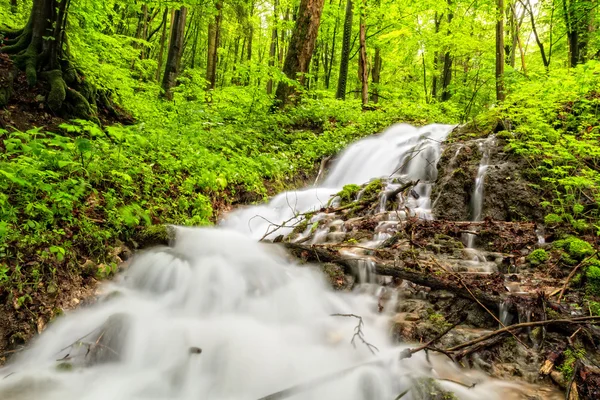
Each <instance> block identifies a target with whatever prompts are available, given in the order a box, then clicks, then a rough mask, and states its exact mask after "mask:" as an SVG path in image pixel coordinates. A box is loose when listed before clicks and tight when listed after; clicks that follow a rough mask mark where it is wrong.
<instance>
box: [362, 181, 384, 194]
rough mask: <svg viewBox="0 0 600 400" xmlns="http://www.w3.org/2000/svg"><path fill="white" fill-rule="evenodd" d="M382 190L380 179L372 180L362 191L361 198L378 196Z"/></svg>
mask: <svg viewBox="0 0 600 400" xmlns="http://www.w3.org/2000/svg"><path fill="white" fill-rule="evenodd" d="M382 190H383V182H382V181H381V179H374V180H372V181H371V182H369V184H368V185H367V186H365V188H364V189H363V197H364V198H369V197H373V196H376V195H378V194H379V193H380V192H381V191H382Z"/></svg>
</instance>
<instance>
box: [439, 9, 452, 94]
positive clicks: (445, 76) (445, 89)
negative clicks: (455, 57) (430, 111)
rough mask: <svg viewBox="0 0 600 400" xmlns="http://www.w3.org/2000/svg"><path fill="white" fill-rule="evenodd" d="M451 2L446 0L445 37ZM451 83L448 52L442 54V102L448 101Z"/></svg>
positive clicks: (450, 15)
mask: <svg viewBox="0 0 600 400" xmlns="http://www.w3.org/2000/svg"><path fill="white" fill-rule="evenodd" d="M451 7H452V0H448V31H447V33H446V35H447V36H450V34H451V32H450V24H451V23H452V18H454V13H453V12H452V9H451ZM451 81H452V55H451V54H450V51H446V53H445V54H444V67H443V69H442V101H448V100H450V97H451V93H450V83H451Z"/></svg>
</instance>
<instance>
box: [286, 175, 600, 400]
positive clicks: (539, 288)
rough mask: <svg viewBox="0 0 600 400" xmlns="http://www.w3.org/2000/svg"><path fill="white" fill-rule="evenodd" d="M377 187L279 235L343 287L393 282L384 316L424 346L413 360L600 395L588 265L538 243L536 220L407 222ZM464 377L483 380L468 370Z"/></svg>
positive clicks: (402, 335)
mask: <svg viewBox="0 0 600 400" xmlns="http://www.w3.org/2000/svg"><path fill="white" fill-rule="evenodd" d="M370 186H371V187H373V186H374V184H373V183H371V184H370ZM375 186H376V184H375ZM411 187H412V185H411V184H410V183H408V184H407V185H405V187H404V190H403V193H404V196H400V197H399V199H402V198H406V196H407V194H408V193H409V192H410V190H411ZM370 192H371V194H370V195H368V196H367V195H365V196H363V197H362V198H360V199H359V200H356V201H352V202H349V203H347V204H342V205H341V206H337V207H330V208H325V209H322V210H320V212H321V213H324V214H321V215H320V216H319V217H318V218H316V219H315V221H318V222H313V221H312V220H311V218H313V217H314V214H308V215H306V218H305V219H304V220H301V221H299V222H298V223H297V224H296V225H295V230H294V232H293V233H292V234H291V235H290V236H288V237H287V238H283V237H279V238H277V239H275V242H279V241H283V242H284V243H283V246H285V247H286V248H287V249H288V251H289V252H290V253H291V254H292V255H294V256H295V257H296V258H298V259H299V260H301V261H302V262H308V263H318V264H320V265H321V267H322V269H323V272H324V273H325V274H326V275H328V276H329V280H330V282H331V285H332V286H333V287H334V288H336V289H337V290H351V289H352V288H353V287H355V285H356V277H357V276H359V275H362V276H363V279H364V277H365V276H367V277H368V276H369V273H370V274H376V276H374V275H371V279H370V281H371V282H373V283H374V284H375V286H376V287H379V285H383V288H384V290H383V291H380V292H374V293H379V312H382V313H387V314H391V315H392V317H391V322H390V324H391V325H390V329H391V334H392V336H393V337H394V338H395V339H396V340H398V341H399V342H409V343H419V345H415V347H414V348H413V349H412V350H411V352H409V353H407V354H406V356H407V357H410V355H411V354H414V352H418V351H428V352H431V353H433V354H443V355H444V356H447V357H449V358H451V359H452V360H453V361H454V362H456V363H458V364H459V365H461V366H463V367H472V368H475V369H479V370H483V371H485V372H486V373H488V374H489V375H490V376H493V377H497V378H500V379H509V380H517V381H523V382H527V383H529V384H536V385H541V387H542V388H545V389H541V390H539V391H537V392H536V393H531V394H529V396H530V397H527V398H531V399H539V400H542V399H556V398H563V397H562V395H560V391H567V392H568V393H570V395H571V397H568V398H569V399H596V398H598V395H599V394H600V386H599V385H598V383H600V368H598V365H600V358H599V356H598V353H597V351H596V348H597V343H598V342H599V340H600V330H598V328H596V327H595V326H594V323H595V322H597V321H598V320H599V319H600V317H599V316H597V314H596V313H595V312H592V311H591V310H590V309H589V305H588V303H587V301H586V300H584V298H588V297H587V296H586V293H585V290H584V289H581V288H578V287H577V285H573V284H570V283H571V282H570V281H571V279H572V274H569V273H570V272H571V271H575V270H577V268H579V266H580V265H581V263H582V262H583V261H582V262H580V263H578V265H576V266H573V265H571V266H566V265H564V264H563V263H562V262H561V257H563V256H564V253H563V252H562V251H561V250H560V249H559V247H557V246H556V245H555V244H552V243H544V242H542V241H540V239H539V235H538V234H537V232H536V224H535V223H534V222H518V221H516V222H506V221H498V220H492V219H486V220H484V221H481V222H468V221H449V220H423V219H419V218H417V217H409V218H407V219H404V218H402V217H399V216H398V214H399V212H400V213H402V211H401V210H403V209H404V205H403V204H402V200H390V201H388V203H387V209H386V211H383V212H382V211H381V209H380V207H381V196H382V195H385V194H386V191H385V185H381V187H380V190H375V191H373V190H371V191H370ZM399 210H400V211H399ZM557 233H558V232H555V231H553V230H548V231H547V232H546V233H545V235H546V237H548V238H551V237H552V236H554V235H555V234H557ZM465 235H473V236H475V237H476V240H475V243H476V248H468V247H467V246H465V241H466V236H465ZM375 238H378V239H375ZM540 254H544V255H546V256H547V257H539V255H540ZM588 256H589V257H591V256H592V255H591V254H590V255H588ZM361 268H362V270H363V271H362V272H361ZM365 268H366V272H365ZM588 299H589V298H588ZM459 380H460V381H461V383H462V384H463V385H464V386H467V387H469V386H471V385H473V384H476V382H474V381H469V378H467V375H465V376H464V377H460V378H459ZM440 398H442V397H440ZM444 398H445V397H444Z"/></svg>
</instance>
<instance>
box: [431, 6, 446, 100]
mask: <svg viewBox="0 0 600 400" xmlns="http://www.w3.org/2000/svg"><path fill="white" fill-rule="evenodd" d="M443 17H444V14H443V13H442V14H440V15H439V16H438V13H437V11H436V12H435V16H434V24H435V25H434V26H435V34H436V37H437V34H438V33H440V26H441V25H442V18H443ZM439 59H440V52H439V50H436V52H435V53H434V54H433V78H432V82H431V98H432V99H434V100H437V97H438V94H437V88H438V77H437V74H438V72H439V71H438V62H439Z"/></svg>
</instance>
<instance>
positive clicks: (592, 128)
mask: <svg viewBox="0 0 600 400" xmlns="http://www.w3.org/2000/svg"><path fill="white" fill-rule="evenodd" d="M599 85H600V63H598V62H595V61H590V62H588V63H587V64H585V65H582V66H578V67H577V68H575V69H572V70H570V71H569V72H565V71H563V70H560V69H556V70H553V71H551V72H550V74H549V75H548V76H546V77H544V78H543V79H541V78H540V79H533V80H530V81H529V82H527V84H524V85H522V86H521V87H520V88H519V90H516V91H514V92H513V93H511V94H510V97H509V99H510V101H507V102H506V103H504V104H503V105H502V107H499V108H498V109H496V110H493V111H491V112H490V113H488V114H487V115H486V116H485V118H491V119H493V118H498V119H502V120H505V121H506V120H509V121H510V124H511V127H513V137H512V138H510V137H509V138H507V140H508V146H507V148H508V149H509V150H510V151H512V152H514V153H515V154H517V155H519V156H521V157H524V158H525V159H526V160H527V161H528V162H529V164H530V165H532V166H533V167H534V170H533V171H532V173H531V178H533V179H535V180H537V182H535V183H536V184H538V185H539V187H540V188H541V189H542V191H543V192H544V193H545V196H546V200H547V201H545V202H544V203H542V206H544V207H545V208H546V209H547V210H548V215H547V216H546V219H545V222H546V224H548V225H559V224H565V225H567V226H570V228H572V229H573V230H575V231H578V232H581V233H590V232H591V231H592V229H593V228H594V227H595V229H596V230H598V229H599V227H600V224H599V223H598V219H599V218H600V190H599V188H600V172H598V171H600V146H598V138H599V137H600V131H599V130H598V126H599V125H600V114H599V113H598V109H599V107H600V95H599V94H598V92H597V88H598V87H599Z"/></svg>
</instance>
